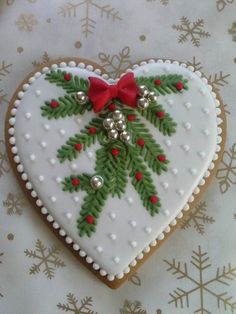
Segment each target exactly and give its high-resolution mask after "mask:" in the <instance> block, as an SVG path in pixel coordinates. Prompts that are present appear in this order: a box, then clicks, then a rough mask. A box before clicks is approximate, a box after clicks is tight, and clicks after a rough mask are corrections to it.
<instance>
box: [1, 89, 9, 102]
mask: <svg viewBox="0 0 236 314" xmlns="http://www.w3.org/2000/svg"><path fill="white" fill-rule="evenodd" d="M3 103H8V100H7V94H5V93H4V91H3V89H0V105H2V104H3Z"/></svg>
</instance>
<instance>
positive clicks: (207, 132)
mask: <svg viewBox="0 0 236 314" xmlns="http://www.w3.org/2000/svg"><path fill="white" fill-rule="evenodd" d="M202 133H203V134H204V135H206V136H208V135H209V134H210V131H209V130H208V129H204V130H202Z"/></svg>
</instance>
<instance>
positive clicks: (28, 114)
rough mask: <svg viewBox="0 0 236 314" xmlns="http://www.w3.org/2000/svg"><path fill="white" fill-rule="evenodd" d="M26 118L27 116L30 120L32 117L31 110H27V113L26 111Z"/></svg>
mask: <svg viewBox="0 0 236 314" xmlns="http://www.w3.org/2000/svg"><path fill="white" fill-rule="evenodd" d="M25 118H26V119H27V120H29V119H30V118H31V113H30V112H26V113H25Z"/></svg>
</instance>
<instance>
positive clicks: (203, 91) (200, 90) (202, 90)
mask: <svg viewBox="0 0 236 314" xmlns="http://www.w3.org/2000/svg"><path fill="white" fill-rule="evenodd" d="M199 92H200V94H201V95H203V96H205V95H206V89H205V88H200V89H199Z"/></svg>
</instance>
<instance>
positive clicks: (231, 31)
mask: <svg viewBox="0 0 236 314" xmlns="http://www.w3.org/2000/svg"><path fill="white" fill-rule="evenodd" d="M229 34H230V35H232V40H233V41H236V22H233V24H232V26H231V28H230V29H229Z"/></svg>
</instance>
